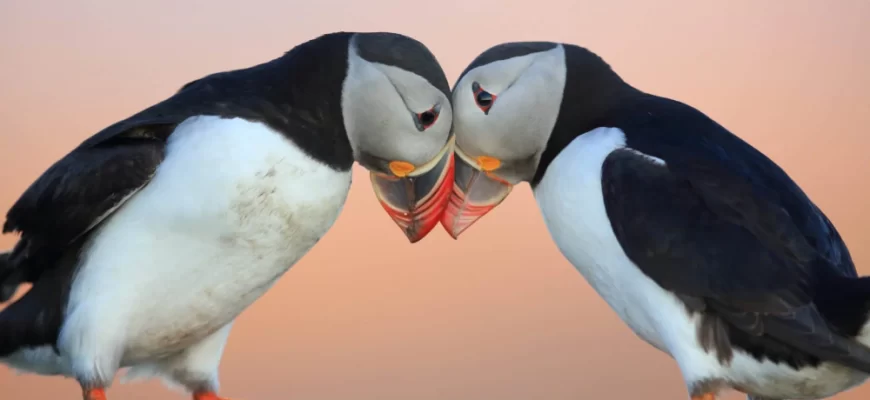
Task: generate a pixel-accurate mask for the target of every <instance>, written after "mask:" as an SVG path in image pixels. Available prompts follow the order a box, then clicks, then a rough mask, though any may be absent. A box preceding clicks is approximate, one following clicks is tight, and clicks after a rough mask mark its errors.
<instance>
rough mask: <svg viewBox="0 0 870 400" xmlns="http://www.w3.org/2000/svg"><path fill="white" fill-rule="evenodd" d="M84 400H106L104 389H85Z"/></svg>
mask: <svg viewBox="0 0 870 400" xmlns="http://www.w3.org/2000/svg"><path fill="white" fill-rule="evenodd" d="M84 400H106V389H103V388H99V389H87V390H85V391H84Z"/></svg>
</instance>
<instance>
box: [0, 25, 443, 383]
mask: <svg viewBox="0 0 870 400" xmlns="http://www.w3.org/2000/svg"><path fill="white" fill-rule="evenodd" d="M452 118H453V117H452V106H451V104H450V88H449V82H448V81H447V78H446V76H445V74H444V72H443V71H442V69H441V66H440V64H439V62H438V60H437V59H436V58H435V56H434V55H433V54H432V53H431V52H430V51H429V50H428V48H427V47H426V46H425V45H424V44H422V43H420V42H419V41H417V40H416V39H413V38H411V37H408V36H405V35H402V34H397V33H390V32H333V33H327V34H324V35H321V36H319V37H315V38H313V39H310V40H308V41H306V42H304V43H301V44H299V45H297V46H296V47H294V48H292V49H291V50H290V51H288V52H286V53H285V54H283V55H281V56H280V57H278V58H275V59H272V60H271V61H268V62H265V63H262V64H259V65H254V66H251V67H248V68H243V69H238V70H231V71H225V72H219V73H214V74H210V75H207V76H204V77H202V78H201V79H198V80H194V81H191V82H189V83H187V84H186V85H184V86H183V87H181V89H180V90H178V91H177V92H175V93H174V94H172V95H171V96H169V97H168V98H166V99H165V100H163V101H161V102H159V103H157V104H155V105H153V106H151V107H148V108H146V109H144V110H142V111H141V112H138V113H136V114H134V115H132V116H130V117H129V118H127V119H124V120H122V121H119V122H117V123H115V124H112V125H110V126H108V127H107V128H105V129H103V130H101V131H99V132H98V133H96V134H95V135H93V136H91V137H90V138H88V139H86V140H84V141H83V142H82V143H81V144H80V145H79V146H78V147H75V148H74V149H73V150H71V151H70V152H69V153H68V154H66V155H65V156H64V157H63V158H60V159H59V160H58V161H57V162H56V163H54V164H53V165H51V166H50V167H49V168H48V169H47V170H45V172H44V173H43V174H42V175H41V176H39V177H38V178H37V179H36V180H35V181H34V182H33V183H32V185H31V186H30V187H29V188H27V189H26V190H25V191H24V193H23V194H22V195H21V197H20V198H19V199H18V200H17V201H16V202H15V203H14V205H12V207H11V209H9V211H8V213H7V215H6V221H5V224H4V225H3V232H4V233H6V232H15V233H18V234H19V235H20V236H19V240H18V242H17V243H16V244H15V246H14V248H13V249H12V250H11V251H8V252H6V253H3V254H2V255H0V295H2V297H0V301H2V302H9V301H10V300H11V299H13V294H14V292H15V291H16V289H18V288H19V287H20V286H22V285H25V284H29V285H30V289H29V290H28V291H26V293H24V294H23V295H22V296H21V297H19V298H17V300H15V301H14V302H12V303H11V304H8V305H7V307H5V309H4V310H3V311H2V312H0V363H3V364H6V365H7V366H9V367H11V368H13V369H15V370H18V371H22V372H26V373H35V374H40V375H48V376H64V377H68V378H73V379H75V380H77V381H78V383H79V384H80V386H81V388H82V392H83V398H84V399H85V400H104V399H106V390H107V388H108V387H109V386H110V384H111V383H112V382H113V378H114V377H115V376H116V375H117V374H118V372H119V371H121V370H122V369H124V370H127V371H128V374H126V376H125V378H124V379H125V380H129V379H143V378H161V379H162V380H163V381H164V382H166V383H167V384H169V386H170V387H173V388H181V389H184V390H185V391H186V392H188V393H189V394H190V395H191V396H192V398H193V399H195V400H219V399H221V397H219V396H218V391H219V380H218V366H219V364H220V360H221V356H222V353H223V350H224V345H225V343H226V341H227V338H228V335H229V333H230V330H231V326H232V325H233V321H234V320H235V318H236V317H237V316H238V315H239V314H240V313H241V312H242V311H244V310H245V309H246V308H247V307H248V306H250V305H251V304H252V303H253V302H254V301H256V300H257V299H258V298H260V297H261V296H262V295H263V294H264V293H265V292H266V291H267V290H268V289H269V288H270V287H271V286H272V285H273V284H274V283H275V282H276V280H278V279H279V278H280V277H281V276H282V275H283V274H284V273H285V272H286V271H287V270H288V269H289V268H290V267H291V266H293V265H294V264H295V263H296V262H297V261H298V260H299V259H300V258H301V257H303V256H304V255H305V254H306V252H308V251H309V250H310V249H311V248H312V247H313V246H314V245H315V244H316V243H317V242H318V241H319V240H320V239H321V238H322V237H323V235H324V234H326V233H327V231H328V230H329V228H330V227H331V226H332V225H333V223H334V222H335V220H336V218H337V217H338V215H339V213H340V211H341V210H342V207H343V204H344V202H345V199H346V197H347V195H348V190H349V188H350V185H351V169H352V166H353V165H354V163H355V162H356V163H359V164H360V165H361V166H362V167H364V168H366V169H367V170H368V171H370V175H371V181H372V187H373V188H374V191H375V195H376V196H377V197H378V199H379V201H380V203H381V205H382V206H383V208H384V209H385V210H386V211H387V213H388V215H389V216H390V217H391V218H392V219H393V221H394V222H395V224H397V225H398V226H399V227H400V228H401V230H402V232H404V235H405V237H406V238H407V239H408V240H409V241H410V242H412V243H413V242H416V241H419V240H421V239H422V238H423V237H425V236H426V235H427V234H428V233H429V231H431V230H432V228H434V227H435V226H436V225H438V222H439V220H440V217H441V213H442V212H443V210H444V206H445V204H446V201H447V200H448V199H449V194H450V188H451V187H452V185H453V175H452V174H453V151H452V146H453V136H452V133H451V132H452V131H451V126H452Z"/></svg>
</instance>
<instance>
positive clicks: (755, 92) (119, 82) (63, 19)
mask: <svg viewBox="0 0 870 400" xmlns="http://www.w3.org/2000/svg"><path fill="white" fill-rule="evenodd" d="M716 3H717V5H712V2H698V1H663V0H658V1H615V0H610V1H585V0H573V1H572V0H534V1H522V2H520V1H516V2H511V1H504V0H500V1H496V0H444V1H427V2H401V1H387V0H380V1H366V2H362V1H360V2H355V1H349V0H317V1H315V0H309V1H277V0H274V1H246V2H242V1H226V0H210V1H203V0H187V1H178V2H175V1H169V0H150V1H147V2H146V1H118V2H108V1H95V0H76V1H60V0H54V1H46V0H27V1H20V0H0V121H2V128H0V149H2V153H0V182H2V186H0V208H2V209H3V211H4V212H5V210H6V209H8V207H9V206H11V204H12V203H13V202H14V201H15V200H16V199H17V197H18V195H19V194H20V193H21V192H22V191H23V190H24V189H25V188H26V187H27V186H28V185H29V184H30V182H32V180H33V179H35V178H36V177H37V176H38V175H39V174H40V173H41V172H42V171H44V170H45V168H47V167H48V166H49V165H50V164H51V163H52V162H54V161H55V160H56V159H57V158H59V157H61V156H63V155H64V154H65V153H66V152H68V151H69V150H70V149H72V148H73V147H74V146H75V145H77V144H78V143H79V142H80V141H82V140H83V139H85V138H86V137H88V136H90V135H91V134H93V133H95V132H96V131H98V130H100V129H101V128H103V127H105V126H107V125H109V124H111V123H113V122H115V121H117V120H119V119H122V118H125V117H127V116H129V115H131V114H133V113H134V112H136V111H139V110H140V109H142V108H144V107H147V106H149V105H151V104H153V103H155V102H157V101H160V100H162V99H163V98H165V97H167V96H169V95H171V94H172V93H173V92H174V91H175V90H177V89H178V88H179V87H180V86H181V85H182V84H184V83H186V82H188V81H190V80H193V79H195V78H198V77H200V76H203V75H205V74H208V73H212V72H217V71H221V70H228V69H234V68H239V67H245V66H249V65H253V64H257V63H260V62H263V61H266V60H269V59H272V58H274V57H277V56H278V55H280V54H281V53H282V52H284V51H286V50H288V49H290V48H291V47H293V46H294V45H296V44H298V43H300V42H302V41H305V40H308V39H310V38H313V37H315V36H317V35H320V34H322V33H326V32H331V31H337V30H362V31H380V30H383V31H395V32H400V33H404V34H407V35H411V36H413V37H415V38H417V39H419V40H421V41H422V42H424V43H426V44H427V46H429V48H430V49H431V50H432V51H433V52H434V53H435V54H436V56H437V57H438V58H439V60H440V61H441V62H442V65H443V67H444V68H445V70H446V72H447V75H448V78H449V79H450V81H451V82H453V80H455V79H456V77H457V76H458V74H459V73H460V72H461V71H462V69H463V68H464V67H465V65H466V64H467V63H468V62H470V61H471V60H472V59H473V58H474V57H475V56H476V55H477V54H478V53H479V52H481V51H482V50H484V49H485V48H487V47H489V46H491V45H494V44H497V43H500V42H504V41H514V40H552V41H569V42H573V43H576V44H580V45H583V46H586V47H589V48H590V49H592V50H593V51H595V52H597V53H599V54H600V55H601V56H602V57H604V58H605V60H607V61H608V62H609V63H610V64H611V65H612V66H613V67H614V68H615V69H616V70H617V72H619V73H620V74H622V76H623V77H624V78H625V79H626V80H627V81H629V82H630V83H632V84H633V85H635V86H637V87H639V88H641V89H643V90H646V91H649V92H652V93H655V94H659V95H664V96H667V97H672V98H675V99H678V100H681V101H684V102H687V103H689V104H692V105H694V106H696V107H698V108H700V109H701V110H703V111H704V112H706V113H707V114H708V115H710V116H711V117H712V118H714V119H716V120H717V121H719V122H720V123H722V124H723V125H724V126H726V127H727V128H729V129H731V130H732V131H733V132H734V133H736V134H738V135H740V136H741V137H743V138H745V139H746V140H748V141H749V142H750V143H752V144H753V145H755V146H756V147H758V148H760V149H761V150H762V151H764V152H765V153H766V154H768V155H769V156H770V157H771V158H773V159H774V160H775V161H776V162H778V163H779V164H780V165H782V166H783V167H784V168H785V169H786V170H787V171H788V172H789V173H790V174H791V175H792V176H793V177H794V179H795V180H796V181H797V182H798V183H799V184H800V185H801V186H802V187H803V188H804V189H805V190H806V191H807V192H808V193H809V195H810V196H811V197H812V199H813V200H814V201H815V202H816V203H817V204H818V205H819V206H820V207H821V208H822V209H823V210H824V211H825V212H826V213H827V215H828V216H829V217H830V218H831V219H832V220H833V221H834V223H835V224H836V225H837V227H838V229H839V230H840V232H841V234H842V235H843V236H844V238H845V240H846V241H847V243H848V244H849V245H850V248H851V251H852V254H853V256H854V258H855V261H856V263H857V264H858V268H859V269H860V270H861V272H862V273H865V274H868V273H870V249H868V247H866V246H865V245H864V244H865V243H866V242H867V241H868V240H870V228H868V223H870V214H868V213H867V212H866V204H868V203H870V189H868V186H867V182H868V179H867V174H868V171H870V156H868V151H867V149H866V147H867V145H868V144H870V128H868V127H870V72H868V71H870V44H868V40H870V2H868V1H866V0H837V1H824V2H823V1H817V0H793V1H786V0H771V1H758V0H730V1H720V2H716ZM14 240H15V238H14V237H12V236H6V237H3V238H2V240H0V245H2V246H3V247H8V246H11V245H12V244H13V243H14ZM221 372H222V383H223V389H224V390H223V393H224V394H225V395H227V396H230V397H234V398H239V399H246V400H260V399H262V400H266V399H300V400H351V399H353V400H393V399H395V400H399V399H403V400H404V399H413V400H445V399H455V400H479V399H494V400H526V399H547V400H574V399H592V398H598V399H603V398H608V399H627V398H637V397H643V398H645V399H650V400H658V399H662V400H664V399H684V398H686V397H687V395H686V393H685V389H684V386H683V382H682V380H681V378H680V375H679V373H678V370H677V367H676V365H675V363H674V362H673V361H671V359H670V358H668V357H666V356H665V355H663V354H661V353H659V352H658V351H656V350H653V349H652V348H651V347H650V346H648V345H647V344H645V343H643V342H641V341H640V340H639V339H637V338H636V337H635V336H634V335H633V334H632V333H631V331H629V329H628V328H627V327H625V326H624V325H623V324H622V323H621V322H620V321H619V320H618V319H617V318H616V316H615V314H614V313H613V312H612V311H611V310H610V309H609V308H608V307H607V306H606V305H605V303H604V302H603V301H602V300H601V299H599V298H598V296H597V295H595V293H594V292H593V291H592V290H591V289H590V288H589V286H588V285H587V284H586V283H585V282H584V281H583V279H582V278H581V277H580V275H579V274H578V273H577V272H576V271H575V270H574V269H573V268H572V267H571V265H569V264H568V263H567V262H566V261H565V260H563V258H562V257H561V255H560V254H559V252H558V250H557V249H556V247H555V245H554V244H553V243H552V242H551V241H550V239H549V236H548V234H547V232H546V230H545V228H544V225H543V222H542V219H541V217H540V216H539V214H538V210H537V207H536V205H535V203H534V200H533V198H532V196H531V192H530V191H529V189H528V186H525V185H524V186H522V187H520V188H518V189H516V190H515V192H514V194H513V195H512V196H511V197H510V198H509V199H508V200H507V201H506V202H505V203H504V204H503V205H502V206H501V207H500V208H499V209H497V210H496V211H494V212H493V213H492V214H490V215H489V216H487V217H486V218H484V219H483V220H482V221H481V222H479V223H478V224H477V225H475V227H474V228H473V229H471V230H469V231H468V232H466V233H465V234H464V235H463V237H462V240H460V241H453V240H452V239H450V238H449V237H448V236H447V234H446V233H445V232H443V230H442V229H440V228H439V229H438V230H437V231H434V232H433V233H432V234H431V235H430V236H429V237H428V238H427V239H426V240H424V241H422V242H420V243H418V244H416V245H413V246H412V245H409V244H408V243H407V240H406V239H405V237H404V236H403V235H402V233H401V232H400V231H399V230H398V229H397V228H396V227H395V226H394V225H393V222H392V221H390V219H389V218H388V217H387V215H386V214H385V213H384V211H383V210H382V209H381V208H380V206H379V205H378V203H377V201H376V200H375V197H374V195H373V193H372V192H371V188H370V185H369V183H368V180H367V177H366V175H365V173H364V172H363V171H362V170H361V169H359V168H358V169H357V173H356V175H355V181H354V184H353V188H352V191H351V194H350V198H349V200H348V203H347V205H346V207H345V209H344V212H343V213H342V215H341V217H340V218H339V220H338V222H337V223H336V225H335V226H334V228H333V229H332V230H331V231H330V232H329V233H328V234H327V235H326V236H325V237H324V238H323V240H322V241H321V242H320V243H319V244H318V245H317V246H316V248H315V249H314V250H313V251H311V252H310V253H309V254H308V255H307V256H306V257H305V258H304V259H303V260H302V261H301V262H299V263H298V264H297V265H296V266H295V267H294V268H293V269H291V271H290V272H289V273H288V274H287V275H286V276H285V277H284V278H283V279H282V280H281V281H280V282H279V283H278V284H277V285H276V286H275V287H274V289H272V290H271V291H270V292H268V293H267V294H266V296H265V297H263V298H262V299H261V300H260V301H258V302H257V303H255V304H254V305H253V306H252V307H251V308H250V309H248V310H247V311H246V312H245V313H244V314H243V315H242V316H241V317H240V318H239V319H238V320H237V323H236V325H235V327H234V328H233V333H232V335H231V337H230V340H229V344H228V346H227V349H226V354H225V356H224V361H223V365H222V369H221ZM0 389H2V394H0V398H2V399H12V398H15V399H28V400H30V399H34V400H42V399H52V398H64V399H67V398H68V399H74V398H77V397H76V396H78V388H77V386H76V384H75V382H74V381H72V380H64V379H60V378H44V377H36V376H16V375H14V374H13V373H12V372H11V371H9V370H7V369H6V368H4V367H0ZM110 396H111V397H110V398H112V399H155V398H159V399H167V400H168V399H179V400H180V399H183V398H185V397H184V396H183V395H181V394H178V393H175V392H169V391H167V390H165V389H164V388H163V387H162V386H160V385H159V384H158V383H155V382H150V383H137V384H129V385H122V386H119V385H116V386H114V387H113V389H112V390H111V391H110ZM868 396H870V383H868V384H867V385H865V386H864V387H862V388H860V389H856V390H853V391H851V392H849V393H846V394H843V395H840V396H838V397H837V399H841V400H847V399H852V400H857V399H866V398H867V397H868ZM727 398H728V399H737V398H740V397H739V396H737V395H729V396H728V397H727Z"/></svg>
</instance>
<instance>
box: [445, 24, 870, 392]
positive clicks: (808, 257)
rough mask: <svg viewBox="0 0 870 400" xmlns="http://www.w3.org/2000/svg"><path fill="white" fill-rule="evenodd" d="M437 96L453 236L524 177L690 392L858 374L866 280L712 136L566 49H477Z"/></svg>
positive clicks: (773, 167) (785, 180) (780, 190)
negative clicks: (446, 91) (450, 137)
mask: <svg viewBox="0 0 870 400" xmlns="http://www.w3.org/2000/svg"><path fill="white" fill-rule="evenodd" d="M452 96H453V113H454V121H453V123H454V130H455V132H456V139H455V159H456V167H455V171H454V174H455V175H454V176H455V182H454V186H453V190H452V194H451V199H450V201H449V203H448V205H447V210H446V211H445V212H444V214H443V218H442V225H443V227H444V228H445V229H446V230H447V231H448V232H449V233H450V235H451V236H453V238H454V239H456V238H458V237H459V236H460V235H461V234H462V233H463V232H464V231H465V230H467V229H468V228H469V227H470V226H471V225H473V224H474V223H475V222H476V221H478V220H479V219H480V218H482V217H483V216H484V215H486V214H487V213H488V212H490V211H491V210H492V209H494V208H495V207H497V206H498V204H500V202H501V201H503V200H504V199H505V198H506V197H507V196H508V195H509V193H510V192H511V189H512V187H513V186H515V185H517V184H519V183H521V182H528V183H529V184H530V186H531V189H532V192H533V193H534V197H535V199H536V202H537V204H538V206H539V208H540V212H541V214H542V215H543V219H544V221H545V225H546V227H547V230H548V232H549V234H550V237H551V239H552V240H553V241H554V242H555V244H556V245H557V247H558V249H559V251H560V252H561V254H562V255H563V256H564V257H565V258H566V259H567V260H568V261H569V262H570V263H571V264H572V265H573V266H574V267H575V268H576V269H577V270H578V271H579V272H580V274H581V275H582V276H583V278H584V279H585V280H586V282H588V283H589V284H590V286H591V287H592V288H594V290H595V291H596V292H597V293H598V295H600V296H601V297H602V298H603V299H604V300H605V301H606V303H607V304H608V305H609V306H610V307H611V308H612V310H613V311H615V312H616V314H618V316H619V317H620V319H621V320H622V321H623V322H624V323H625V324H626V325H628V327H629V328H631V330H632V331H633V332H634V333H635V334H636V335H637V336H638V337H640V338H641V339H642V340H644V341H646V342H647V343H648V344H650V345H652V346H653V347H655V348H656V349H658V350H660V351H662V352H664V353H666V354H667V355H669V356H670V357H671V358H672V359H673V360H674V361H675V362H676V364H677V366H678V367H679V370H680V372H681V374H682V378H683V380H684V383H685V387H686V390H687V392H688V396H689V397H690V398H691V399H693V400H713V399H716V398H717V397H718V396H719V394H720V393H721V392H723V391H725V390H737V391H740V392H743V393H745V394H746V395H747V396H748V398H749V399H751V400H786V399H820V398H826V397H829V396H833V395H835V394H837V393H839V392H842V391H845V390H848V389H850V388H853V387H855V386H857V385H860V384H861V383H862V382H864V381H865V380H866V379H867V377H868V374H870V347H868V346H870V326H868V314H870V312H868V311H870V277H859V276H858V274H857V272H856V270H855V266H854V263H853V261H852V258H851V256H850V254H849V250H848V249H847V247H846V244H845V243H844V242H843V239H842V238H841V237H840V235H839V233H838V232H837V229H836V228H835V227H834V225H833V224H832V223H831V221H830V220H829V219H828V218H827V217H826V216H825V214H824V213H823V212H822V211H821V210H820V209H819V207H818V206H817V205H815V204H814V203H813V202H812V201H811V200H810V198H809V197H808V195H807V194H806V193H805V192H804V191H803V190H801V188H800V187H799V186H798V185H797V184H796V183H795V182H794V181H793V180H792V179H791V178H790V177H789V175H788V174H787V173H786V172H785V171H784V170H783V169H782V168H781V167H779V166H778V165H777V164H776V163H775V162H774V161H772V160H771V159H770V158H768V157H766V156H765V155H764V154H762V153H761V152H760V151H759V150H757V149H755V148H754V147H752V146H751V145H750V144H748V143H747V142H745V141H744V140H742V139H740V138H739V137H738V136H736V135H734V134H733V133H731V132H730V131H729V130H728V129H727V128H725V127H723V126H722V125H720V124H719V123H717V122H716V121H714V120H713V119H711V118H710V117H708V116H707V115H705V114H704V113H703V112H701V111H699V110H698V109H696V108H694V107H692V106H690V105H687V104H685V103H682V102H680V101H677V100H673V99H669V98H666V97H661V96H657V95H654V94H651V93H647V92H644V91H642V90H640V89H638V88H636V87H634V86H632V85H630V84H629V83H627V82H626V81H625V80H623V79H622V78H621V77H620V75H619V74H617V73H616V72H615V71H614V70H613V68H611V67H610V66H609V65H608V63H607V62H605V61H604V60H603V59H602V58H601V57H600V56H598V55H596V54H595V53H593V52H591V51H590V50H588V49H586V48H583V47H580V46H577V45H574V44H570V43H556V42H545V41H542V42H511V43H502V44H499V45H496V46H493V47H491V48H489V49H487V50H486V51H484V52H482V53H481V54H480V55H479V56H478V57H477V58H475V59H474V60H473V61H472V62H471V63H470V64H469V65H468V66H467V68H466V69H465V70H464V71H463V72H462V74H461V76H460V77H459V79H458V81H457V82H456V84H455V85H454V88H453V92H452Z"/></svg>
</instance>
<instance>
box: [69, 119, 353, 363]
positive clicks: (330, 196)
mask: <svg viewBox="0 0 870 400" xmlns="http://www.w3.org/2000/svg"><path fill="white" fill-rule="evenodd" d="M350 182H351V174H350V172H349V171H348V172H337V171H335V170H333V169H330V168H329V167H327V166H326V165H324V164H322V163H320V162H318V161H315V160H314V159H312V158H310V157H309V156H307V155H306V154H305V153H303V152H302V151H301V150H300V149H299V148H297V147H296V146H295V145H294V144H293V143H292V142H291V141H289V140H288V139H286V138H285V137H283V136H282V135H280V134H279V133H277V132H275V131H273V130H271V129H270V128H268V127H266V126H265V125H262V124H259V123H252V122H248V121H244V120H241V119H220V118H216V117H196V118H192V119H189V120H187V121H186V122H184V123H182V124H181V125H179V127H178V128H177V129H176V131H175V132H174V133H173V134H172V136H171V137H170V139H169V142H168V146H167V152H166V159H165V160H164V161H163V163H162V164H161V165H160V167H159V168H158V170H157V173H156V174H155V176H154V178H153V179H152V181H151V182H150V183H149V184H148V185H147V186H146V187H144V188H143V189H142V190H141V191H139V193H137V194H136V195H135V196H133V197H132V198H131V199H130V200H129V201H128V202H127V203H126V204H124V205H123V206H122V207H121V208H120V209H119V210H118V211H117V212H116V213H115V214H114V215H112V216H111V217H110V218H109V219H108V220H107V221H106V223H105V225H104V226H102V227H101V228H100V231H99V232H98V233H97V234H95V235H94V238H93V240H92V243H91V244H90V246H89V247H88V248H87V250H86V252H85V254H84V256H83V258H82V267H81V269H80V272H79V274H78V276H77V277H76V279H75V281H74V284H73V287H72V292H71V296H70V302H69V306H68V320H67V323H66V326H65V327H64V331H65V332H64V337H62V338H61V342H62V344H63V343H68V342H65V341H64V339H70V338H72V337H74V336H75V331H76V327H77V326H81V327H82V329H84V327H85V326H89V325H91V324H92V323H93V319H94V318H99V319H100V320H101V321H117V322H104V324H106V323H108V324H109V325H115V324H120V326H118V327H117V328H119V329H120V328H121V327H123V331H124V332H126V333H125V335H126V336H128V337H124V338H119V337H111V338H108V337H107V338H106V339H107V340H120V341H123V342H124V343H125V346H126V347H127V348H126V349H125V351H124V353H125V359H136V358H142V357H152V356H153V355H154V354H153V352H155V351H173V350H174V349H178V348H183V347H184V346H186V345H189V344H190V343H193V342H195V341H196V340H198V339H201V338H202V337H204V336H205V335H207V334H209V333H211V332H213V331H215V330H217V329H219V328H220V327H221V326H223V325H225V324H226V323H228V322H230V321H231V320H232V319H233V318H235V316H237V315H238V314H239V313H240V312H241V311H242V310H244V308H246V307H247V306H248V305H250V304H251V303H252V302H253V301H254V300H256V299H257V298H259V297H260V296H261V295H262V294H263V293H264V292H265V291H266V290H267V289H268V288H269V287H270V286H271V285H272V284H273V283H274V282H275V280H276V279H278V278H279V277H280V276H281V275H282V274H283V273H284V272H286V271H287V269H288V268H290V267H291V266H292V265H293V264H294V263H296V262H297V261H298V260H299V259H300V258H301V257H302V256H303V255H304V254H305V253H306V252H307V251H308V250H309V249H310V248H311V247H312V246H314V244H315V243H316V242H317V241H318V240H319V239H320V238H321V237H322V236H323V235H324V234H325V233H326V231H327V230H328V229H329V228H330V226H332V224H333V222H334V221H335V220H336V218H337V216H338V214H339V212H340V210H341V208H342V206H343V204H344V201H345V199H346V196H347V192H348V189H349V187H350ZM112 328H113V326H106V327H104V330H103V332H105V334H106V335H113V336H118V335H117V333H116V332H110V331H111V330H112ZM101 334H102V333H101Z"/></svg>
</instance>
